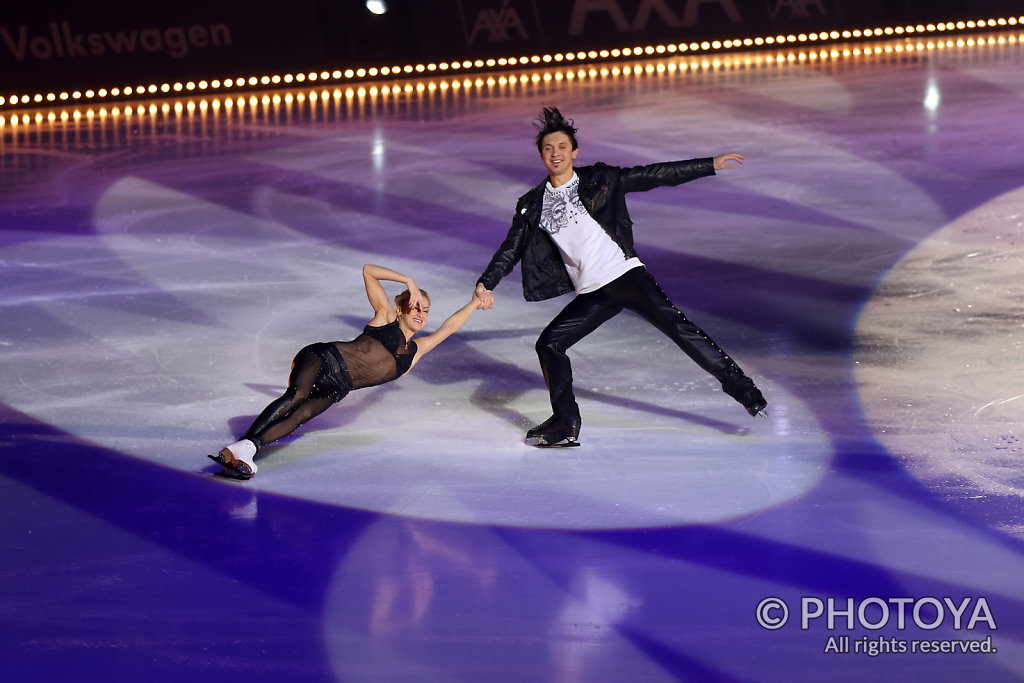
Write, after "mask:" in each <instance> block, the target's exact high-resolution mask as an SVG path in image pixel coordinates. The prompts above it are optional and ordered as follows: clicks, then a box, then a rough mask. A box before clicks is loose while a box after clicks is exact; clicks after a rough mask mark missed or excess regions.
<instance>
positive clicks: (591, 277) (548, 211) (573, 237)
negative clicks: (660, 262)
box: [540, 173, 643, 294]
mask: <svg viewBox="0 0 1024 683" xmlns="http://www.w3.org/2000/svg"><path fill="white" fill-rule="evenodd" d="M579 187H580V178H579V176H578V175H576V174H575V173H573V174H572V178H571V179H570V180H569V182H567V183H565V184H564V185H560V186H559V187H551V182H550V181H549V182H548V183H547V184H546V185H545V186H544V206H543V208H542V209H541V214H540V227H541V228H542V229H543V230H544V232H546V233H548V234H549V235H551V239H553V240H554V241H555V244H556V245H557V246H558V251H560V252H561V253H562V260H563V261H565V268H566V270H568V271H569V279H570V280H572V284H573V286H574V287H575V288H576V291H577V292H578V293H580V294H586V293H587V292H592V291H594V290H595V289H600V288H601V287H604V286H605V285H606V284H608V283H609V282H611V281H612V280H614V279H616V278H617V277H619V276H621V275H623V274H624V273H625V272H626V271H628V270H631V269H633V268H636V267H637V266H642V265H643V263H641V262H640V259H638V258H636V257H633V258H630V259H627V258H626V255H625V254H623V253H622V249H620V248H619V245H617V244H615V241H614V240H612V238H611V237H610V236H609V235H608V233H606V232H605V231H604V229H603V228H602V227H601V226H600V225H598V223H597V221H595V220H594V219H593V218H592V217H591V216H590V214H589V213H587V209H586V207H584V206H583V202H582V201H580V194H579Z"/></svg>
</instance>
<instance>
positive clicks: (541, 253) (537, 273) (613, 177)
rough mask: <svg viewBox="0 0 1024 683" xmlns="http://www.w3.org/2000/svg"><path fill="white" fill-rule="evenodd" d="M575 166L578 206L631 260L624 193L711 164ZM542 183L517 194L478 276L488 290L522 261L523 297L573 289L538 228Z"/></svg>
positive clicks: (688, 176) (679, 179)
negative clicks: (506, 224)
mask: <svg viewBox="0 0 1024 683" xmlns="http://www.w3.org/2000/svg"><path fill="white" fill-rule="evenodd" d="M575 170H576V175H578V176H579V178H580V187H579V194H580V200H581V201H582V202H583V206H584V207H586V209H587V211H588V212H589V213H590V215H591V216H592V217H593V218H594V220H595V221H597V223H598V224H599V225H600V226H601V227H602V228H604V230H605V232H607V233H608V235H609V236H610V237H611V238H612V239H613V240H614V241H615V243H616V244H618V245H619V248H621V249H622V253H623V255H624V258H632V257H634V256H636V250H635V249H634V248H633V221H632V220H631V219H630V217H629V212H628V211H627V210H626V193H627V192H646V191H647V190H651V189H654V188H656V187H663V186H666V185H679V184H681V183H685V182H687V181H690V180H694V179H696V178H703V177H704V176H709V175H714V174H715V165H714V159H713V158H711V157H708V158H705V159H689V160H687V161H669V162H665V163H660V164H650V165H648V166H634V167H632V168H620V167H618V166H609V165H607V164H602V163H596V164H594V165H593V166H581V167H579V168H577V169H575ZM545 183H547V179H545V180H544V182H542V183H541V184H540V185H538V186H537V187H535V188H533V189H532V190H530V191H529V192H527V193H526V194H524V195H523V196H522V197H520V198H519V202H518V203H517V204H516V214H515V216H514V217H513V218H512V227H511V228H509V231H508V235H507V236H506V237H505V241H504V242H502V243H501V246H500V247H498V250H497V251H496V252H495V253H494V256H493V257H491V262H490V263H489V264H487V268H486V269H485V270H484V272H483V274H482V275H481V276H480V279H479V280H478V282H481V283H483V286H484V287H486V288H487V289H494V288H495V287H496V286H497V285H498V282H499V281H500V280H501V278H503V277H505V276H506V275H508V274H509V273H510V272H512V268H514V267H515V265H516V263H518V262H519V261H520V260H522V262H523V265H522V271H523V296H524V297H525V298H526V300H527V301H542V300H544V299H551V298H553V297H556V296H560V295H562V294H565V293H567V292H571V291H572V290H573V286H572V281H571V280H569V273H568V272H566V270H565V264H564V263H563V262H562V255H561V254H560V253H559V251H558V247H557V246H555V243H554V241H553V240H552V239H551V236H550V235H548V234H547V233H546V232H544V231H543V230H542V229H541V227H540V214H541V209H542V207H543V202H544V185H545Z"/></svg>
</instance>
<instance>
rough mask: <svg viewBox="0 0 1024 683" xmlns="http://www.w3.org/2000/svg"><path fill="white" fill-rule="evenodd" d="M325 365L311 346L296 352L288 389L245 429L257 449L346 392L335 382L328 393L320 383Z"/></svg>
mask: <svg viewBox="0 0 1024 683" xmlns="http://www.w3.org/2000/svg"><path fill="white" fill-rule="evenodd" d="M322 368H323V361H321V360H320V357H319V356H318V355H317V354H316V353H314V352H313V351H311V350H309V349H308V348H306V349H303V350H302V351H299V353H298V355H297V356H295V360H294V361H293V362H292V372H291V375H290V376H289V377H288V389H287V390H286V391H285V392H284V394H282V395H281V397H280V398H278V399H276V400H274V401H272V402H271V403H270V405H268V406H267V407H266V408H264V409H263V412H262V413H260V414H259V417H257V418H256V419H255V420H254V421H253V423H252V426H250V427H249V431H247V432H246V433H245V438H246V439H249V440H250V441H252V442H253V443H254V444H256V449H257V450H259V449H260V448H262V447H263V446H266V445H267V444H270V443H273V442H275V441H277V440H278V439H281V438H283V437H286V436H288V435H289V434H291V433H292V432H294V431H295V430H296V429H298V428H299V427H301V426H302V425H304V424H305V423H307V422H309V421H310V420H312V419H313V418H314V417H316V416H317V415H319V414H320V413H322V412H324V411H325V410H327V409H328V408H330V407H331V405H332V404H334V403H337V402H338V401H340V400H341V399H342V397H343V396H344V395H345V394H343V393H341V391H340V390H339V389H338V388H337V387H334V386H331V388H330V391H329V393H326V394H325V392H326V391H327V387H321V386H319V385H318V381H319V380H321V379H322V378H321V376H320V375H321V370H322ZM345 393H348V392H345Z"/></svg>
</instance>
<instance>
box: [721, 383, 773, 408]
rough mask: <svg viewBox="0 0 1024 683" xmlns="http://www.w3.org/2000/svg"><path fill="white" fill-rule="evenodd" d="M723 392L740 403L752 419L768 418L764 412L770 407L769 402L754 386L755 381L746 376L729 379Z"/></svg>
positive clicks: (723, 386) (724, 384) (723, 384)
mask: <svg viewBox="0 0 1024 683" xmlns="http://www.w3.org/2000/svg"><path fill="white" fill-rule="evenodd" d="M722 391H724V392H725V393H727V394H729V395H730V396H732V397H733V398H734V399H736V400H737V401H739V403H740V404H741V405H742V406H743V407H744V408H746V409H747V412H748V413H750V416H751V417H756V416H757V415H760V416H761V417H768V416H767V415H766V414H765V412H764V409H765V408H767V407H768V401H766V400H764V396H762V395H761V390H760V389H758V388H757V387H756V386H754V381H753V380H752V379H750V378H749V377H747V376H746V375H743V374H738V375H732V376H731V377H729V378H727V379H726V380H725V381H723V382H722Z"/></svg>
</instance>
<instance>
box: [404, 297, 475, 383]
mask: <svg viewBox="0 0 1024 683" xmlns="http://www.w3.org/2000/svg"><path fill="white" fill-rule="evenodd" d="M481 306H482V304H481V302H480V299H478V298H477V296H476V293H475V292H474V293H473V298H472V299H470V301H469V303H468V304H466V305H465V306H463V307H462V308H460V309H459V310H457V311H455V312H454V313H452V314H451V315H450V316H448V319H447V320H445V321H444V322H443V323H441V327H439V328H437V331H436V332H433V333H431V334H428V335H426V336H424V337H420V338H419V339H417V340H416V357H415V358H413V359H412V365H411V366H410V369H411V368H413V367H416V363H418V362H419V361H420V358H422V357H423V356H425V355H426V354H428V353H429V352H430V351H432V350H433V349H434V347H435V346H437V345H438V344H440V343H441V342H443V341H444V340H445V339H447V338H448V337H450V336H451V335H453V334H454V333H455V332H456V331H458V329H459V328H460V327H462V326H463V325H465V324H466V321H467V320H469V316H471V315H473V311H475V310H476V309H478V308H480V307H481Z"/></svg>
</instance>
